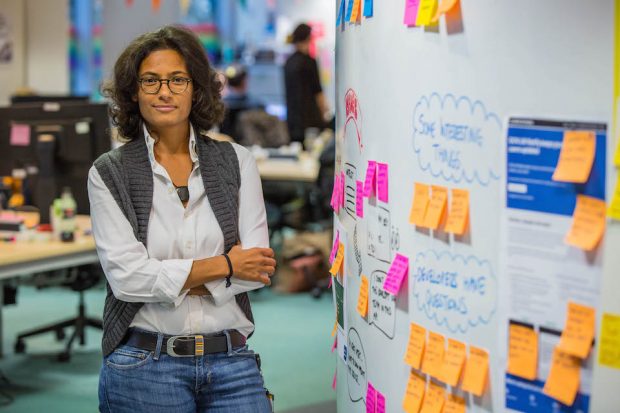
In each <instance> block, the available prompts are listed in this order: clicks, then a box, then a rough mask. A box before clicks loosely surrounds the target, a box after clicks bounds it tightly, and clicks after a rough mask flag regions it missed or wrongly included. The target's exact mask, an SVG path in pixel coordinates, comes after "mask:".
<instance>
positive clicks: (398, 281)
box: [383, 253, 409, 295]
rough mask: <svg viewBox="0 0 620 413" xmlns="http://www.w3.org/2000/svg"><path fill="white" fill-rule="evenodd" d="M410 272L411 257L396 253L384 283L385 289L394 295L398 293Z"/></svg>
mask: <svg viewBox="0 0 620 413" xmlns="http://www.w3.org/2000/svg"><path fill="white" fill-rule="evenodd" d="M408 272H409V258H408V257H406V256H404V255H401V254H398V253H397V254H396V257H394V261H392V265H391V266H390V269H389V270H388V273H387V277H385V282H384V283H383V289H384V290H385V291H387V292H388V293H390V294H392V295H398V291H399V290H400V286H401V285H402V283H403V280H404V279H405V277H406V276H407V274H408Z"/></svg>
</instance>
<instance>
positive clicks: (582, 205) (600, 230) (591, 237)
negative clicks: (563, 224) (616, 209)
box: [564, 195, 606, 251]
mask: <svg viewBox="0 0 620 413" xmlns="http://www.w3.org/2000/svg"><path fill="white" fill-rule="evenodd" d="M605 209H606V207H605V201H603V200H601V199H598V198H593V197H591V196H587V195H577V205H576V206H575V211H574V212H573V223H572V225H571V228H570V231H569V232H568V234H567V235H566V238H565V239H564V241H565V242H566V243H567V244H568V245H572V246H575V247H577V248H581V249H583V250H586V251H592V250H593V249H594V248H596V246H597V245H598V243H599V241H600V240H601V238H602V237H603V234H604V233H605Z"/></svg>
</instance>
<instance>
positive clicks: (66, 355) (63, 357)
mask: <svg viewBox="0 0 620 413" xmlns="http://www.w3.org/2000/svg"><path fill="white" fill-rule="evenodd" d="M57 359H58V361H60V362H62V363H65V362H67V361H69V360H71V355H70V354H69V353H67V352H66V351H63V352H62V353H60V354H58V357H57Z"/></svg>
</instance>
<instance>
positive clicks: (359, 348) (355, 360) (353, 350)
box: [347, 327, 368, 402]
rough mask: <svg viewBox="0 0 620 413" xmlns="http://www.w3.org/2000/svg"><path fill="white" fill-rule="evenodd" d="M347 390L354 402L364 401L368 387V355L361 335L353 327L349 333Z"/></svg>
mask: <svg viewBox="0 0 620 413" xmlns="http://www.w3.org/2000/svg"><path fill="white" fill-rule="evenodd" d="M347 347H348V349H349V350H348V354H347V388H348V389H349V399H350V400H351V401H352V402H358V401H360V400H363V398H364V394H365V392H366V389H367V385H368V377H366V353H365V352H364V345H363V344H362V340H361V339H360V336H359V333H358V332H357V330H356V329H355V328H353V327H351V328H349V331H348V333H347Z"/></svg>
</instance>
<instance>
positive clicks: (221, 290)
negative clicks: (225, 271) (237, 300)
mask: <svg viewBox="0 0 620 413" xmlns="http://www.w3.org/2000/svg"><path fill="white" fill-rule="evenodd" d="M205 287H207V289H208V290H209V291H210V292H211V295H212V296H213V301H215V305H216V306H218V307H219V306H221V305H224V304H226V303H227V302H229V301H230V300H231V299H232V298H233V297H234V296H235V294H234V293H235V289H234V288H233V287H232V286H231V287H229V288H226V279H225V278H224V279H221V280H214V281H209V282H208V283H205Z"/></svg>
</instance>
